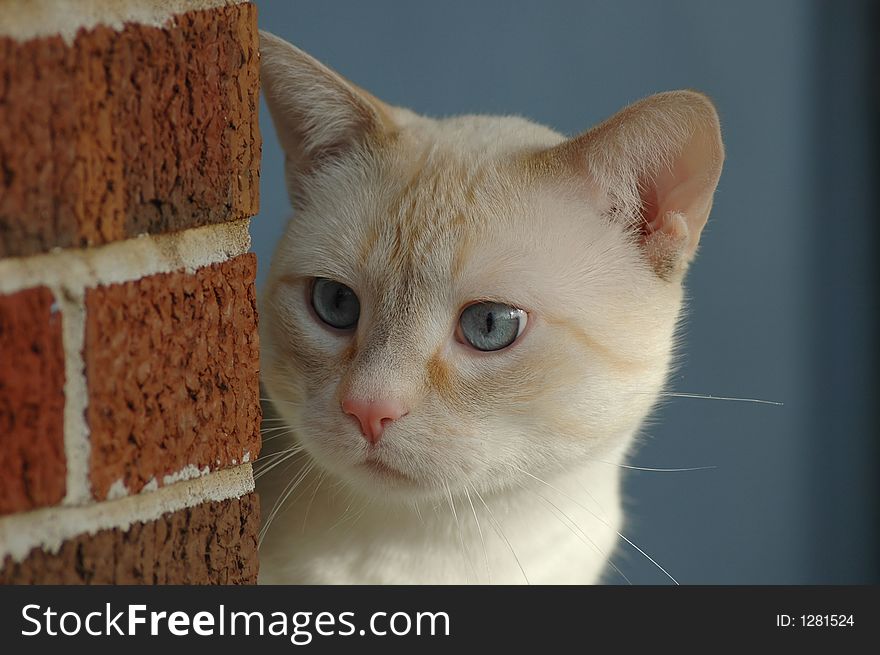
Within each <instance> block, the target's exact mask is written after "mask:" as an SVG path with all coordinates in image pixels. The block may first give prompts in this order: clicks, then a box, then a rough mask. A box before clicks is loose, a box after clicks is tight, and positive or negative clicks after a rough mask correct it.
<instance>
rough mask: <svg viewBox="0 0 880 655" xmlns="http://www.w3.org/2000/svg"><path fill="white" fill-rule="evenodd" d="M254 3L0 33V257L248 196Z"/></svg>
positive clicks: (182, 216) (255, 132)
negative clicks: (146, 20)
mask: <svg viewBox="0 0 880 655" xmlns="http://www.w3.org/2000/svg"><path fill="white" fill-rule="evenodd" d="M258 59H259V51H258V38H257V23H256V8H255V7H254V6H253V5H251V4H240V5H234V6H229V7H220V8H217V9H210V10H204V11H192V12H187V13H184V14H180V15H179V16H177V17H175V18H174V19H173V22H172V23H171V24H170V25H169V26H168V27H166V28H164V29H160V28H156V27H148V26H143V25H135V24H129V25H127V26H126V27H125V29H123V30H121V31H115V30H112V29H110V28H108V27H103V26H99V27H96V28H94V29H90V30H81V31H80V32H79V34H78V35H77V37H76V39H75V41H74V43H73V44H72V45H68V44H66V43H65V42H64V41H63V40H62V39H61V38H60V37H44V38H36V39H31V40H29V41H25V42H23V43H22V42H18V41H16V40H14V39H12V38H9V37H0V257H3V256H12V255H28V254H33V253H37V252H42V251H46V250H48V249H50V248H52V247H54V246H61V247H68V246H85V245H94V244H101V243H106V242H109V241H114V240H117V239H123V238H126V237H130V236H134V235H136V234H140V233H143V232H149V233H160V232H169V231H174V230H180V229H184V228H188V227H193V226H197V225H205V224H209V223H218V222H223V221H228V220H235V219H239V218H243V217H245V216H251V215H253V214H255V213H256V212H257V209H258V187H259V162H260V134H259V128H258V126H257V109H258V93H259V79H258V68H259V61H258Z"/></svg>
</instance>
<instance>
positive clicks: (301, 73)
mask: <svg viewBox="0 0 880 655" xmlns="http://www.w3.org/2000/svg"><path fill="white" fill-rule="evenodd" d="M260 77H261V84H262V89H263V95H264V96H265V98H266V104H267V105H268V106H269V111H270V113H271V114H272V121H273V123H274V124H275V129H276V132H277V133H278V139H279V141H280V142H281V146H282V148H284V154H285V157H286V163H287V166H286V168H287V181H288V188H289V192H290V195H291V200H292V201H293V202H294V204H296V203H297V201H298V200H300V199H301V195H302V193H303V187H304V185H303V182H304V181H305V178H307V177H308V176H309V175H310V174H311V173H313V172H314V171H315V170H316V169H317V168H319V167H320V166H321V165H322V164H324V163H326V162H328V161H330V160H333V159H336V158H338V157H340V156H342V155H344V154H345V153H346V152H348V151H350V150H351V149H352V148H354V147H356V146H357V145H359V144H363V143H365V142H367V141H368V140H370V139H381V138H383V137H384V136H387V135H389V134H390V133H392V132H393V131H394V130H395V126H394V122H393V120H392V119H391V114H392V113H393V109H392V108H391V107H389V106H388V105H386V104H385V103H383V102H381V101H380V100H378V99H377V98H375V97H374V96H372V95H371V94H369V93H368V92H366V91H364V90H363V89H361V88H359V87H357V86H356V85H354V84H352V83H351V82H349V81H348V80H346V79H345V78H343V77H342V76H341V75H339V74H338V73H336V72H335V71H333V70H331V69H330V68H328V67H327V66H325V65H324V64H322V63H321V62H319V61H318V60H317V59H315V58H314V57H312V56H311V55H308V54H307V53H305V52H303V51H302V50H300V49H299V48H297V47H295V46H293V45H291V44H290V43H288V42H287V41H285V40H284V39H281V38H279V37H277V36H275V35H274V34H270V33H268V32H264V31H262V30H261V31H260Z"/></svg>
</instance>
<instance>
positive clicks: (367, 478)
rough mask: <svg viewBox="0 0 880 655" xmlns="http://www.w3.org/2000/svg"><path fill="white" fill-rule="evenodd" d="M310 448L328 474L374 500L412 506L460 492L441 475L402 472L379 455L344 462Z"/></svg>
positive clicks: (321, 467) (355, 491)
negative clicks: (439, 477) (447, 483)
mask: <svg viewBox="0 0 880 655" xmlns="http://www.w3.org/2000/svg"><path fill="white" fill-rule="evenodd" d="M306 450H307V451H308V452H309V454H310V455H311V457H312V460H313V461H314V462H315V464H316V466H317V467H319V468H320V469H321V470H322V471H323V472H324V474H325V475H329V476H331V477H332V478H335V479H336V480H337V481H338V482H341V483H342V484H343V485H345V486H346V487H347V488H348V489H349V490H350V491H352V492H354V493H356V494H358V495H360V496H362V497H364V498H367V499H369V500H370V502H376V501H378V502H380V503H384V504H389V505H404V504H409V505H411V504H412V503H413V502H415V501H427V500H443V499H445V498H446V497H447V495H448V493H450V492H451V493H453V494H455V493H456V486H457V485H455V484H452V485H450V486H449V487H448V488H447V486H446V484H444V483H443V482H442V481H441V480H440V479H438V478H434V477H433V476H432V477H430V478H426V477H424V476H419V475H418V474H414V473H412V472H406V471H402V470H400V469H398V468H396V467H394V466H393V465H392V464H389V463H388V462H386V461H384V460H383V459H380V458H378V457H369V456H368V457H366V458H365V459H362V460H360V461H355V462H340V461H339V459H338V458H335V457H332V456H329V455H328V454H327V453H320V452H318V453H316V452H313V451H312V449H310V448H308V446H307V447H306ZM325 458H327V459H325ZM328 460H329V461H328ZM463 486H464V485H462V487H463Z"/></svg>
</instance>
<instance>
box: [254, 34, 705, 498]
mask: <svg viewBox="0 0 880 655" xmlns="http://www.w3.org/2000/svg"><path fill="white" fill-rule="evenodd" d="M262 56H263V64H262V74H263V84H264V91H265V93H266V98H267V100H268V102H269V106H270V109H271V111H272V114H273V119H274V121H275V123H276V127H277V128H278V133H279V137H280V139H281V142H282V145H283V146H284V148H285V153H286V157H287V177H288V183H289V188H290V192H291V198H292V201H293V204H294V206H295V207H296V213H295V215H294V217H293V219H292V220H291V221H290V223H289V225H288V227H287V230H286V233H285V234H284V237H283V238H282V240H281V241H280V243H279V244H278V247H277V250H276V253H275V256H274V258H273V260H272V265H271V271H270V274H269V278H268V283H267V286H266V289H265V293H264V296H263V298H262V306H261V339H262V349H263V356H262V370H263V384H264V386H265V388H266V390H267V392H268V393H269V395H270V397H271V398H272V400H273V401H275V406H276V409H277V411H278V413H279V414H280V415H281V416H282V417H283V418H284V419H285V420H286V422H287V423H289V425H290V426H291V427H292V428H294V433H295V435H296V438H297V439H298V440H299V441H300V442H301V443H302V444H303V445H304V447H305V449H306V450H307V451H308V453H309V454H310V455H311V456H312V457H313V458H314V460H316V462H317V463H318V464H319V465H320V466H321V467H322V468H323V469H325V470H326V471H327V472H329V473H330V474H331V475H332V476H333V477H335V478H337V479H339V480H342V481H343V482H345V483H346V484H348V485H349V486H351V487H354V488H356V489H358V490H359V491H361V492H362V493H364V494H367V495H370V496H374V497H377V498H383V499H388V500H390V501H394V500H395V499H396V500H411V499H414V498H416V499H417V498H422V497H430V496H441V495H446V494H449V493H459V492H462V491H463V490H465V489H468V488H470V489H474V488H476V489H478V490H480V491H489V490H494V489H498V488H502V487H505V486H511V485H512V486H516V485H517V484H518V483H519V482H521V481H522V480H523V479H524V477H525V476H527V475H529V474H533V475H540V474H542V473H544V472H546V471H548V470H559V469H566V468H570V467H572V466H576V465H577V464H578V463H581V462H585V461H589V460H593V459H604V458H605V457H608V456H610V455H611V454H612V453H614V452H615V451H617V450H619V449H621V448H624V447H626V445H627V444H628V442H629V438H630V437H631V436H632V434H633V433H634V432H635V431H636V430H637V429H638V427H639V425H640V423H641V422H642V421H643V419H644V417H645V416H646V415H647V414H648V412H649V411H650V408H651V406H652V405H653V403H654V402H655V400H656V398H657V394H658V392H659V391H660V389H661V387H662V385H663V382H664V379H665V376H666V373H667V370H668V367H669V363H670V359H671V356H672V351H673V333H674V330H675V324H676V320H677V317H678V314H679V310H680V306H681V297H682V290H681V278H682V276H683V273H684V270H685V267H686V264H687V262H688V261H689V260H690V258H691V257H692V255H693V252H694V250H695V249H696V244H697V238H698V236H699V230H700V229H701V228H702V225H703V223H704V222H705V219H706V217H707V216H708V211H709V207H710V205H711V195H712V191H713V190H714V187H715V183H716V182H717V177H718V174H719V173H720V164H721V145H720V138H719V137H718V128H717V118H716V116H715V113H714V110H713V109H712V108H711V105H710V104H709V103H708V101H707V100H705V99H704V98H703V97H702V96H699V95H697V94H691V93H680V94H678V96H679V97H672V96H674V95H675V94H667V97H663V96H657V97H655V99H654V102H653V104H651V103H649V101H643V103H642V104H643V105H645V106H642V107H641V108H639V106H638V105H636V106H634V107H631V108H629V109H627V110H625V111H624V114H625V113H626V112H629V114H630V115H629V116H622V117H621V116H620V115H619V116H618V117H616V118H615V119H612V120H611V121H609V122H608V123H605V124H603V125H602V126H600V127H599V128H597V129H595V130H593V131H592V132H588V133H587V134H585V135H583V136H582V137H578V138H576V139H573V140H569V141H567V140H565V139H564V138H563V137H562V136H561V135H558V134H556V133H555V132H553V131H551V130H549V129H547V128H543V127H541V126H537V125H534V124H532V123H529V122H528V121H525V120H522V119H518V118H498V117H476V116H470V117H461V118H455V119H447V120H442V121H437V120H431V119H428V118H424V117H420V116H416V115H415V114H413V113H411V112H409V111H406V110H403V109H399V108H395V107H390V106H388V105H385V104H384V103H381V102H380V101H378V100H376V99H375V98H373V97H372V96H370V95H369V94H367V93H366V92H364V91H362V90H360V89H358V88H357V87H355V86H354V85H352V84H350V83H348V82H346V81H345V80H343V79H342V78H340V77H339V76H338V75H336V74H335V73H333V72H332V71H329V69H326V68H325V67H323V66H322V65H321V64H319V63H318V62H316V61H315V60H313V59H312V58H310V57H308V55H305V54H304V53H302V52H300V51H298V50H296V49H295V48H293V47H292V46H290V45H289V44H286V43H285V42H283V41H281V40H279V39H277V38H275V37H271V36H270V35H264V36H263V43H262ZM615 121H616V122H615ZM707 144H708V145H707ZM639 157H641V159H639Z"/></svg>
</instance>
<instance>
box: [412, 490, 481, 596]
mask: <svg viewBox="0 0 880 655" xmlns="http://www.w3.org/2000/svg"><path fill="white" fill-rule="evenodd" d="M464 495H465V497H467V501H468V504H469V505H470V506H471V512H472V513H473V515H474V523H476V525H477V534H479V535H480V545H481V546H482V547H483V559H485V560H486V578H487V580H488V583H489V584H492V571H491V570H490V569H489V552H488V551H487V550H486V541H485V540H484V539H483V529H482V528H481V527H480V519H478V518H477V510H476V509H475V508H474V502H473V501H472V500H471V494H470V492H469V491H468V488H467V485H465V488H464ZM419 518H421V516H420V517H419Z"/></svg>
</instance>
